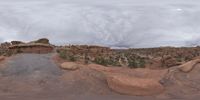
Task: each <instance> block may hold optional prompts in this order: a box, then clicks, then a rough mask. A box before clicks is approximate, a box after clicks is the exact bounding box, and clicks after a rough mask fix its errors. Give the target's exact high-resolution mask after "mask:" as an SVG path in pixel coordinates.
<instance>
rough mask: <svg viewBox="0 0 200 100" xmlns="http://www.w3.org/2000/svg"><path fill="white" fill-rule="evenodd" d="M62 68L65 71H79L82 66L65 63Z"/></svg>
mask: <svg viewBox="0 0 200 100" xmlns="http://www.w3.org/2000/svg"><path fill="white" fill-rule="evenodd" d="M60 67H61V68H62V69H65V70H77V69H79V68H80V66H79V65H78V64H76V63H74V62H64V63H62V64H61V65H60Z"/></svg>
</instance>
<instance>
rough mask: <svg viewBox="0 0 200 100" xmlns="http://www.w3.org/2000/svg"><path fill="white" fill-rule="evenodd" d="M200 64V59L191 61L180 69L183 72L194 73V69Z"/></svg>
mask: <svg viewBox="0 0 200 100" xmlns="http://www.w3.org/2000/svg"><path fill="white" fill-rule="evenodd" d="M198 63H200V59H196V60H192V61H189V62H187V63H185V64H183V65H180V66H179V69H180V70H181V71H182V72H186V73H188V72H190V71H192V69H193V68H194V67H195V66H196V65H197V64H198Z"/></svg>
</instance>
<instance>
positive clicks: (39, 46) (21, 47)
mask: <svg viewBox="0 0 200 100" xmlns="http://www.w3.org/2000/svg"><path fill="white" fill-rule="evenodd" d="M52 51H53V46H52V45H51V44H50V43H49V40H48V39H46V38H42V39H39V40H36V41H31V42H28V43H25V42H22V41H11V43H9V42H5V43H2V44H1V46H0V54H5V55H8V56H9V55H12V54H17V53H39V54H40V53H50V52H52Z"/></svg>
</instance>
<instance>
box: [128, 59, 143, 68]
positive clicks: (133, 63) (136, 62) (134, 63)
mask: <svg viewBox="0 0 200 100" xmlns="http://www.w3.org/2000/svg"><path fill="white" fill-rule="evenodd" d="M128 63H129V65H128V66H129V67H130V68H144V67H145V63H146V62H145V59H143V58H136V59H132V60H128Z"/></svg>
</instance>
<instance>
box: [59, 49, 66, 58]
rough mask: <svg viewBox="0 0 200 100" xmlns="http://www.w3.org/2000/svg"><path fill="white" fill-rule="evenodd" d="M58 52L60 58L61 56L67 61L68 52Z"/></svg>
mask: <svg viewBox="0 0 200 100" xmlns="http://www.w3.org/2000/svg"><path fill="white" fill-rule="evenodd" d="M57 52H58V54H59V56H60V57H61V58H63V59H67V55H66V53H67V50H59V51H57Z"/></svg>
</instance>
